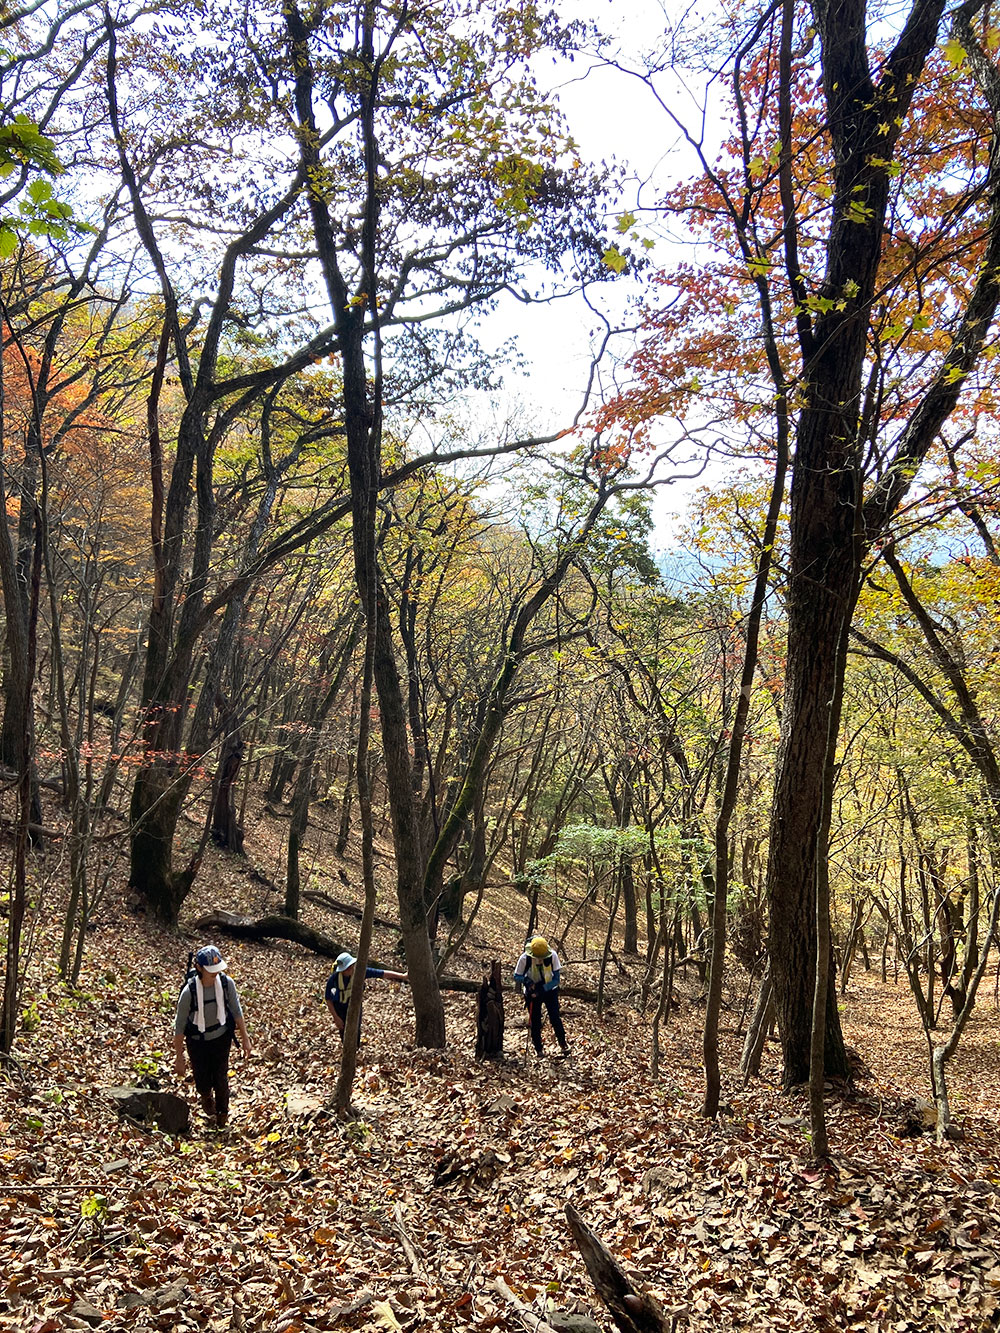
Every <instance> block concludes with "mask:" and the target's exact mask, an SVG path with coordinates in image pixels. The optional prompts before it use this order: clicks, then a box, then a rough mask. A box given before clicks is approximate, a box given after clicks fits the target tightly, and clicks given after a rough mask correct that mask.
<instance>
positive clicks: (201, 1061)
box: [174, 944, 251, 1129]
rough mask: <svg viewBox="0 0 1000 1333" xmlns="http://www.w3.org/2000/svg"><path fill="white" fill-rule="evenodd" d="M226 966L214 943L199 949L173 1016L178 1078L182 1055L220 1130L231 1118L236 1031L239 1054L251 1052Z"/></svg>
mask: <svg viewBox="0 0 1000 1333" xmlns="http://www.w3.org/2000/svg"><path fill="white" fill-rule="evenodd" d="M227 966H228V964H227V963H226V960H225V959H224V958H223V956H222V954H221V953H220V952H219V950H218V949H217V948H216V947H215V945H214V944H206V945H205V946H204V948H201V949H199V950H198V952H197V953H196V954H195V955H194V969H193V971H192V974H191V975H190V976H189V977H188V979H187V981H185V983H184V986H183V988H182V990H181V993H180V996H179V997H178V1000H177V1013H176V1014H175V1015H174V1056H175V1067H176V1071H177V1076H178V1078H183V1077H184V1052H185V1050H186V1051H187V1055H188V1059H189V1060H190V1061H191V1073H192V1074H193V1075H194V1086H195V1087H196V1088H197V1090H198V1096H199V1097H200V1098H201V1107H202V1110H203V1111H204V1112H205V1118H206V1121H207V1123H208V1125H209V1127H212V1126H217V1127H218V1128H219V1129H222V1128H224V1126H225V1124H226V1121H227V1120H228V1119H229V1052H230V1051H231V1050H232V1045H233V1033H234V1032H238V1033H239V1034H240V1044H241V1046H242V1047H243V1054H244V1055H245V1056H249V1055H250V1053H251V1052H250V1037H249V1036H248V1034H247V1025H246V1022H245V1021H244V1018H243V1009H242V1007H241V1005H240V997H239V995H238V994H237V993H236V983H235V982H234V981H233V979H232V977H227V976H223V973H224V972H225V970H226V967H227Z"/></svg>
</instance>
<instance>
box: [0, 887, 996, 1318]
mask: <svg viewBox="0 0 1000 1333" xmlns="http://www.w3.org/2000/svg"><path fill="white" fill-rule="evenodd" d="M237 891H238V885H237V884H235V883H234V884H232V885H229V886H227V888H226V891H225V892H226V894H227V897H226V899H225V900H226V901H227V902H231V901H233V899H234V896H235V894H236V893H237ZM214 894H215V896H214V899H213V902H214V901H218V900H219V897H220V893H219V887H218V882H216V884H215V890H214ZM209 905H211V904H209ZM251 906H252V905H251ZM386 906H387V908H389V909H390V910H391V905H390V904H388V903H387V904H386ZM501 924H502V923H501ZM349 929H350V927H344V928H342V929H341V934H342V935H344V937H345V938H349V936H348V935H347V934H346V933H345V932H346V931H347V930H349ZM500 929H501V927H498V926H497V925H496V924H493V925H492V926H491V925H490V923H488V922H487V923H485V924H484V925H483V926H482V932H483V933H482V934H481V935H480V936H479V938H478V940H477V943H478V945H479V950H478V953H479V954H480V955H481V957H480V959H479V961H482V959H483V958H485V957H487V956H488V954H489V952H490V951H491V945H492V946H493V948H492V951H493V952H498V951H499V949H500V945H499V940H500V938H501V936H500V934H499V933H498V932H499V931H500ZM491 931H492V933H493V936H494V939H492V940H491V938H490V934H491ZM504 931H505V934H506V936H507V938H508V943H509V938H510V929H509V927H507V928H504ZM393 943H394V941H393V939H392V937H391V936H390V935H389V934H383V935H380V936H379V939H378V951H380V952H381V956H383V957H387V958H388V957H391V950H392V948H393ZM189 945H190V941H189V940H188V939H186V938H184V937H182V936H179V935H176V934H171V933H168V932H162V931H157V930H155V929H153V928H151V927H149V926H148V925H146V924H145V923H143V922H142V921H136V920H135V919H133V918H132V917H131V916H130V915H129V913H128V911H127V907H126V906H125V905H124V904H120V905H119V906H118V907H117V908H115V907H113V906H110V907H109V908H107V909H106V913H105V918H104V919H103V921H102V923H101V925H100V926H99V928H98V930H97V931H96V932H95V936H94V939H93V940H92V942H91V945H90V951H89V961H88V965H87V967H86V968H85V972H84V978H83V982H82V988H81V989H80V990H79V991H77V992H68V991H66V990H65V989H64V988H62V987H61V986H59V985H58V984H57V983H56V982H55V980H54V978H53V977H51V976H49V975H47V974H45V975H42V976H40V977H39V978H38V979H36V980H33V981H32V989H31V993H30V999H31V1003H33V1004H34V1006H35V1008H36V1010H37V1022H36V1024H35V1027H34V1030H33V1031H32V1032H30V1033H28V1034H26V1035H25V1036H24V1037H23V1039H22V1040H21V1044H20V1046H19V1048H18V1052H17V1053H18V1056H19V1059H20V1066H19V1069H18V1070H15V1071H14V1072H13V1074H12V1077H11V1079H10V1080H9V1081H7V1082H5V1083H2V1084H0V1126H2V1130H3V1137H2V1147H0V1274H2V1277H0V1328H2V1329H16V1330H30V1333H50V1331H52V1333H54V1330H56V1329H86V1328H97V1327H100V1328H103V1329H118V1328H121V1329H137V1330H159V1329H201V1330H210V1331H212V1333H214V1331H215V1330H237V1333H239V1330H244V1329H245V1330H258V1329H260V1330H265V1329H266V1330H268V1331H269V1333H270V1331H272V1330H273V1333H311V1330H325V1329H343V1330H350V1329H363V1330H369V1331H373V1330H386V1329H389V1330H391V1329H402V1330H404V1333H415V1331H416V1330H419V1329H428V1330H430V1329H441V1330H445V1329H456V1330H462V1329H482V1330H486V1329H507V1328H511V1329H513V1328H521V1327H523V1326H524V1325H522V1324H521V1322H520V1321H519V1319H518V1317H517V1315H516V1314H515V1313H514V1311H513V1310H512V1309H511V1307H510V1306H509V1305H507V1304H506V1303H505V1302H504V1301H503V1300H502V1299H501V1298H500V1297H498V1294H497V1291H496V1289H495V1287H494V1281H495V1279H496V1278H497V1277H502V1278H503V1279H504V1280H505V1281H506V1282H507V1283H508V1285H509V1286H510V1288H511V1290H512V1291H513V1292H514V1293H515V1294H516V1295H517V1296H518V1297H519V1298H520V1299H521V1300H522V1301H524V1302H527V1303H528V1304H529V1305H531V1306H532V1308H533V1310H536V1311H537V1312H538V1315H539V1316H540V1317H541V1318H546V1319H547V1318H551V1317H553V1312H555V1311H561V1312H585V1313H590V1314H592V1315H593V1316H594V1317H595V1318H596V1319H597V1321H598V1323H599V1324H600V1325H601V1327H604V1328H607V1327H609V1326H610V1325H609V1319H608V1316H607V1315H606V1314H605V1313H604V1312H603V1311H601V1310H599V1309H598V1308H597V1305H596V1297H595V1295H594V1293H593V1290H592V1288H591V1286H590V1284H589V1281H588V1279H587V1275H586V1272H585V1271H584V1268H583V1264H582V1261H581V1260H580V1258H579V1255H578V1254H577V1253H576V1251H575V1250H574V1248H573V1245H572V1241H571V1238H570V1236H569V1233H568V1229H567V1227H566V1224H565V1221H564V1218H563V1207H564V1205H565V1204H566V1203H568V1202H569V1203H573V1204H574V1205H575V1207H577V1208H578V1209H579V1210H580V1212H581V1213H582V1214H583V1216H584V1217H585V1219H586V1220H587V1222H588V1224H589V1225H590V1226H591V1227H593V1228H594V1230H595V1231H596V1232H597V1233H598V1235H599V1236H600V1237H601V1239H602V1240H603V1241H604V1243H605V1244H606V1245H608V1246H609V1248H610V1249H611V1250H612V1252H613V1253H614V1254H615V1255H616V1257H617V1258H618V1260H619V1261H620V1262H621V1263H622V1264H623V1265H624V1267H625V1268H626V1270H627V1271H628V1272H629V1274H630V1276H631V1277H632V1278H633V1279H634V1280H636V1281H637V1282H639V1283H641V1284H645V1285H647V1286H648V1287H649V1288H650V1289H651V1290H652V1291H653V1293H654V1294H655V1295H656V1296H657V1297H658V1298H659V1299H660V1301H661V1303H662V1304H663V1305H664V1307H665V1308H666V1309H667V1311H668V1312H669V1315H670V1317H671V1321H672V1324H673V1327H674V1328H676V1329H678V1330H685V1329H690V1330H708V1329H713V1330H719V1329H735V1328H759V1329H767V1330H775V1331H776V1333H777V1331H779V1330H800V1329H806V1330H816V1329H818V1330H834V1329H847V1330H893V1331H894V1333H909V1331H910V1330H913V1331H914V1333H916V1330H927V1329H942V1330H954V1333H985V1330H987V1329H995V1328H997V1327H998V1324H1000V1315H998V1311H1000V1244H998V1235H997V1232H998V1219H1000V1153H998V1148H997V1135H996V1127H995V1112H994V1108H995V1106H996V1105H997V1101H998V1098H1000V1068H998V1060H997V1050H998V1042H997V1015H996V1010H995V1009H994V1007H993V1006H992V1004H991V1003H990V1002H989V1001H986V1002H985V1003H984V1005H983V1007H982V1010H981V1012H980V1014H979V1015H978V1017H977V1019H976V1021H975V1022H974V1023H973V1025H972V1029H971V1031H970V1035H969V1039H968V1042H967V1044H966V1047H965V1049H964V1050H963V1051H962V1052H961V1053H960V1056H959V1058H958V1059H957V1060H956V1063H955V1069H954V1070H953V1072H952V1076H951V1077H952V1081H953V1083H954V1085H955V1089H954V1103H955V1106H956V1108H957V1109H958V1111H959V1120H960V1123H961V1126H962V1129H963V1131H964V1138H963V1139H962V1141H961V1142H958V1143H952V1142H949V1143H947V1144H944V1145H941V1146H938V1145H936V1144H935V1143H934V1142H933V1140H932V1139H931V1138H930V1137H929V1136H928V1135H926V1134H924V1135H918V1136H916V1137H913V1136H908V1134H906V1133H904V1132H903V1123H904V1120H905V1111H906V1107H907V1104H908V1103H909V1102H910V1101H911V1100H912V1098H913V1097H914V1096H916V1095H919V1094H921V1093H922V1092H923V1091H924V1090H925V1087H926V1074H925V1069H926V1056H925V1055H924V1056H923V1063H921V1055H922V1051H921V1042H922V1038H920V1037H919V1033H918V1032H917V1031H916V1029H915V1027H914V1024H913V1021H912V1019H911V1018H910V1017H909V1015H908V1009H907V1005H908V997H907V995H906V993H905V991H904V990H903V989H896V988H894V987H892V986H891V985H890V986H881V985H879V984H878V982H877V981H874V980H870V979H869V978H867V977H861V978H859V979H858V980H857V982H856V983H854V984H853V985H852V994H851V995H850V996H849V997H848V1000H847V1002H846V1011H845V1014H844V1024H845V1030H846V1033H847V1037H848V1040H849V1041H851V1042H852V1043H853V1044H855V1045H856V1046H859V1047H860V1048H861V1049H863V1050H864V1052H865V1058H866V1061H867V1063H868V1065H869V1066H870V1068H871V1071H872V1076H871V1077H870V1078H868V1079H865V1080H863V1081H862V1082H860V1083H859V1084H858V1086H857V1087H856V1088H855V1089H854V1090H838V1089H833V1090H831V1093H830V1098H829V1104H828V1114H829V1121H830V1126H829V1127H830V1140H831V1143H832V1145H833V1147H834V1154H835V1155H834V1160H833V1162H832V1163H831V1164H830V1165H829V1167H825V1168H822V1169H821V1168H819V1167H817V1166H816V1165H815V1164H814V1163H813V1162H812V1161H811V1159H810V1155H809V1142H808V1111H807V1105H806V1102H805V1099H804V1097H801V1096H798V1095H795V1094H792V1095H787V1094H784V1093H782V1092H781V1090H780V1069H779V1067H778V1064H777V1054H776V1051H775V1048H774V1047H773V1046H772V1047H769V1048H768V1058H769V1060H770V1065H769V1066H767V1067H765V1069H764V1071H763V1077H762V1079H761V1080H759V1081H755V1082H754V1083H752V1084H751V1085H750V1086H749V1087H748V1088H746V1089H743V1088H741V1087H739V1086H738V1083H737V1082H736V1081H735V1080H734V1079H733V1078H732V1076H730V1078H729V1080H728V1085H727V1088H726V1098H727V1100H726V1103H725V1108H724V1112H723V1114H722V1115H721V1116H720V1118H719V1120H718V1121H717V1122H714V1123H712V1122H706V1121H704V1120H703V1119H702V1117H701V1116H700V1113H699V1111H700V1102H701V1095H702V1087H701V1073H700V1040H701V1033H700V1020H701V1013H702V1010H701V1009H700V1008H699V1007H697V1005H695V1004H693V1003H691V1000H692V999H693V997H694V991H693V989H692V990H691V992H690V995H689V996H687V997H685V998H682V1003H681V1007H680V1008H679V1009H678V1010H677V1011H675V1013H674V1014H673V1015H672V1016H671V1019H670V1022H669V1025H668V1027H667V1029H666V1037H665V1049H666V1056H667V1058H666V1061H665V1071H664V1073H663V1075H662V1076H661V1078H659V1079H658V1080H654V1079H653V1078H652V1077H651V1075H650V1073H649V1068H650V1042H649V1028H648V1024H647V1023H646V1022H641V1021H639V1020H638V1019H637V1016H636V1014H635V1013H634V1012H633V1011H632V1010H630V1009H629V1008H628V1007H627V1005H626V1004H625V1003H624V1002H616V1003H615V1004H614V1005H613V1008H612V1011H611V1012H610V1014H609V1015H608V1016H607V1017H606V1020H605V1022H604V1023H603V1024H598V1023H597V1020H596V1016H595V1013H594V1011H593V1008H592V1007H591V1006H588V1005H585V1004H582V1003H579V1002H568V1003H566V1004H565V1006H564V1009H565V1013H566V1022H567V1029H568V1032H569V1035H570V1040H571V1043H572V1058H571V1059H569V1060H567V1061H555V1060H549V1059H544V1060H542V1061H535V1060H534V1058H532V1060H531V1063H530V1064H529V1063H528V1062H527V1060H526V1058H525V1046H526V1041H525V1031H524V1026H523V1019H522V1017H521V1013H520V1010H519V1008H518V1005H517V1002H516V999H515V997H514V996H513V995H509V996H508V1004H507V1010H508V1012H507V1022H508V1028H507V1037H506V1049H505V1059H504V1061H503V1062H502V1063H500V1064H490V1063H477V1062H476V1061H475V1060H474V1058H473V1057H472V1051H473V1049H474V1045H475V1030H474V1015H473V997H470V996H468V995H455V994H446V995H445V1007H446V1014H447V1022H448V1033H449V1048H448V1049H447V1050H444V1051H425V1050H416V1049H413V1048H412V1047H410V1046H409V1045H408V1042H409V1041H410V1040H411V1033H412V1026H411V1022H410V1019H409V1003H408V997H407V995H406V994H405V992H403V991H401V990H399V989H397V988H392V987H389V986H388V985H386V984H385V983H373V985H372V992H371V995H370V996H369V997H368V998H367V999H366V1005H365V1019H364V1037H365V1041H364V1045H363V1047H362V1051H361V1061H360V1065H359V1071H358V1078H357V1082H356V1085H355V1103H356V1106H357V1108H358V1110H359V1113H360V1118H359V1119H358V1120H356V1121H353V1122H350V1123H348V1124H346V1125H345V1124H340V1123H338V1122H337V1120H336V1119H335V1118H334V1117H333V1115H332V1113H330V1112H329V1110H328V1109H326V1103H327V1101H328V1099H329V1098H330V1096H331V1095H332V1092H333V1087H334V1083H335V1080H336V1075H337V1067H338V1060H339V1045H338V1042H337V1040H336V1038H335V1036H334V1033H333V1030H332V1026H331V1025H330V1023H329V1019H328V1015H327V1013H326V1010H325V1006H324V1005H323V1000H322V995H323V984H324V982H325V979H326V975H327V971H328V966H329V965H328V963H327V962H326V961H325V960H323V959H319V958H314V957H312V956H310V955H306V954H304V953H303V952H302V951H301V950H299V949H297V948H296V947H295V946H293V945H288V944H285V943H280V942H276V943H274V944H255V943H240V942H226V955H227V957H228V958H229V960H230V969H231V972H232V975H233V976H234V978H235V979H236V981H237V984H238V986H239V988H240V993H241V996H242V998H243V1003H244V1008H245V1010H246V1012H247V1015H248V1022H249V1025H250V1029H251V1033H252V1036H253V1041H254V1046H255V1054H254V1057H253V1058H252V1060H251V1062H250V1063H249V1064H248V1065H247V1064H244V1063H242V1062H241V1061H240V1060H239V1059H238V1058H234V1060H233V1067H232V1079H233V1087H234V1104H233V1115H232V1122H231V1126H230V1128H229V1129H228V1130H227V1131H225V1132H224V1133H220V1134H213V1133H206V1132H204V1131H203V1130H202V1129H200V1127H199V1126H200V1121H199V1119H198V1116H197V1113H196V1114H195V1116H194V1123H195V1128H194V1132H193V1133H192V1135H191V1136H189V1137H187V1138H183V1137H182V1138H178V1139H173V1138H171V1137H169V1136H167V1135H164V1134H161V1133H159V1132H157V1131H155V1130H147V1129H145V1128H142V1127H139V1126H136V1125H134V1124H132V1123H131V1122H129V1121H127V1120H121V1119H119V1118H118V1117H117V1115H116V1114H115V1111H114V1108H113V1106H112V1104H111V1103H110V1101H109V1099H108V1098H107V1097H106V1096H105V1094H104V1092H103V1089H104V1088H106V1087H108V1086H120V1085H122V1084H124V1083H128V1082H134V1081H139V1080H141V1079H146V1080H147V1081H158V1082H159V1084H160V1086H162V1087H164V1088H176V1080H175V1079H174V1078H173V1075H172V1073H171V1072H170V1069H171V1055H170V1027H169V1024H170V1019H171V1016H172V1011H173V1004H174V1000H175V998H176V993H177V991H178V989H179V986H180V982H181V979H182V975H183V965H184V959H185V958H186V954H187V949H188V947H189ZM515 951H516V950H515ZM512 952H513V951H512V950H511V949H510V948H509V947H508V948H507V949H506V953H512ZM466 970H467V972H468V974H469V975H475V965H474V964H473V965H472V966H470V967H468V968H467V969H466ZM592 971H593V969H591V967H590V965H589V964H588V965H587V966H586V967H584V966H582V965H577V966H576V967H574V970H573V978H574V981H576V980H580V981H583V982H584V983H585V984H587V983H589V982H591V981H592V980H593V978H592V976H591V972H592ZM736 1012H737V1011H736V1009H735V1008H734V1009H733V1010H732V1011H731V1012H730V1013H729V1015H728V1024H729V1030H728V1032H727V1033H726V1034H725V1036H724V1041H725V1054H724V1058H725V1060H726V1064H727V1068H728V1070H730V1071H732V1070H733V1069H734V1068H735V1066H736V1064H737V1062H738V1047H739V1039H738V1036H737V1034H736V1033H735V1032H734V1031H733V1028H734V1026H735V1016H736ZM183 1091H184V1092H185V1094H186V1095H187V1096H188V1099H189V1100H190V1101H191V1102H192V1105H194V1103H195V1102H196V1099H195V1098H194V1096H193V1088H192V1087H191V1084H190V1082H188V1083H186V1084H185V1085H184V1089H183Z"/></svg>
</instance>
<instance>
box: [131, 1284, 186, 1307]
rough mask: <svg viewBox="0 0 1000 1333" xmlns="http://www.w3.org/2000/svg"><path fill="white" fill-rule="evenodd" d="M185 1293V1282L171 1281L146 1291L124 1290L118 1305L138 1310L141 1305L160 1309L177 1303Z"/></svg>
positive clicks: (182, 1298)
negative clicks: (164, 1285)
mask: <svg viewBox="0 0 1000 1333" xmlns="http://www.w3.org/2000/svg"><path fill="white" fill-rule="evenodd" d="M186 1295H187V1283H186V1282H171V1283H170V1284H169V1285H168V1286H166V1287H156V1288H152V1287H151V1288H149V1289H148V1290H146V1291H126V1292H124V1293H123V1294H122V1296H121V1299H120V1300H119V1302H118V1306H119V1309H122V1310H138V1309H140V1308H141V1307H143V1306H149V1307H151V1308H152V1309H155V1310H160V1309H162V1308H163V1307H164V1306H167V1305H179V1304H180V1303H181V1301H183V1300H184V1297H185V1296H186Z"/></svg>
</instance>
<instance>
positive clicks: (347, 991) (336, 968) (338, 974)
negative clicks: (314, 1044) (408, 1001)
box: [326, 952, 410, 1036]
mask: <svg viewBox="0 0 1000 1333" xmlns="http://www.w3.org/2000/svg"><path fill="white" fill-rule="evenodd" d="M357 961H358V960H357V959H356V958H355V957H354V955H353V954H351V953H347V952H344V953H342V954H338V955H337V957H336V959H335V960H334V964H333V971H332V972H331V973H330V975H329V977H328V978H327V982H326V1004H327V1008H328V1009H329V1010H330V1013H331V1015H332V1016H333V1026H334V1027H335V1028H336V1029H337V1031H338V1032H339V1033H340V1035H341V1036H343V1035H344V1020H345V1019H346V1018H347V1006H348V1005H349V1004H350V1002H351V987H352V986H353V985H354V965H355V963H356V962H357ZM373 977H383V978H384V979H385V980H386V981H409V979H410V978H409V977H408V976H407V974H406V973H405V972H387V971H386V970H385V968H384V967H366V968H365V980H366V981H370V980H371V979H372V978H373Z"/></svg>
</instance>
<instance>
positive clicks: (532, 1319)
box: [493, 1277, 556, 1333]
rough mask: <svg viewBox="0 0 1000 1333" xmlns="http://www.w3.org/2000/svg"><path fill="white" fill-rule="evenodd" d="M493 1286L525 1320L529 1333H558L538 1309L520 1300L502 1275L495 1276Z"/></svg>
mask: <svg viewBox="0 0 1000 1333" xmlns="http://www.w3.org/2000/svg"><path fill="white" fill-rule="evenodd" d="M493 1286H494V1287H495V1288H496V1290H497V1291H498V1292H499V1293H500V1295H501V1296H502V1297H503V1298H504V1300H505V1301H508V1302H509V1303H510V1304H511V1305H512V1306H513V1307H514V1309H515V1310H516V1311H517V1313H518V1314H519V1315H520V1316H521V1318H522V1319H523V1320H524V1322H525V1324H526V1326H527V1328H528V1330H529V1333H556V1330H555V1329H554V1328H553V1327H552V1325H551V1324H547V1323H546V1322H545V1320H544V1319H543V1318H542V1316H541V1315H540V1314H539V1313H538V1311H537V1310H533V1309H532V1308H531V1306H530V1305H525V1303H524V1301H522V1300H519V1299H518V1298H517V1297H516V1296H515V1295H514V1293H513V1292H512V1291H511V1289H510V1287H508V1286H507V1283H506V1282H505V1281H504V1280H503V1278H502V1277H498V1278H494V1280H493Z"/></svg>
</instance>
